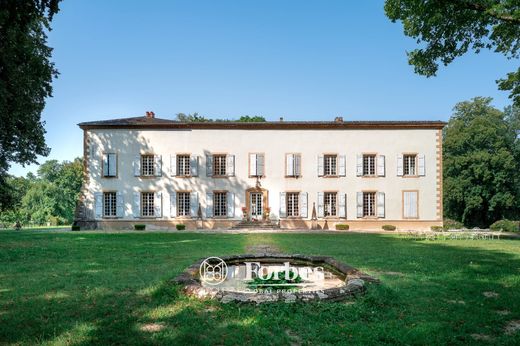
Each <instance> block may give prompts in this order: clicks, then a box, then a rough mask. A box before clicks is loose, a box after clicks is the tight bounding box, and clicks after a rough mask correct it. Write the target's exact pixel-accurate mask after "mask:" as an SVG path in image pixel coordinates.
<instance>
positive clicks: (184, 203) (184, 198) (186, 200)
mask: <svg viewBox="0 0 520 346" xmlns="http://www.w3.org/2000/svg"><path fill="white" fill-rule="evenodd" d="M177 216H190V193H189V192H179V193H177Z"/></svg>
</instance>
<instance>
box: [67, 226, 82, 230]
mask: <svg viewBox="0 0 520 346" xmlns="http://www.w3.org/2000/svg"><path fill="white" fill-rule="evenodd" d="M80 229H81V228H80V227H79V226H78V225H72V226H71V227H70V230H71V231H79V230H80Z"/></svg>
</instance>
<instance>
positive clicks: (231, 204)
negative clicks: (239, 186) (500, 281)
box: [226, 192, 235, 218]
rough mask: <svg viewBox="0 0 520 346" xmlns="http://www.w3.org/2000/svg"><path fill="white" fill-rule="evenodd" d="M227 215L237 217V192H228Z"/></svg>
mask: <svg viewBox="0 0 520 346" xmlns="http://www.w3.org/2000/svg"><path fill="white" fill-rule="evenodd" d="M226 199H227V217H231V218H233V217H235V194H234V193H233V192H228V193H227V196H226Z"/></svg>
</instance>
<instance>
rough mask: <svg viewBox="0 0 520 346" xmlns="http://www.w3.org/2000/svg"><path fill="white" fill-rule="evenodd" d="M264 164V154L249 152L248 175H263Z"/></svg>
mask: <svg viewBox="0 0 520 346" xmlns="http://www.w3.org/2000/svg"><path fill="white" fill-rule="evenodd" d="M264 166H265V157H264V154H249V176H250V177H263V176H264V175H265V172H264V170H265V169H264Z"/></svg>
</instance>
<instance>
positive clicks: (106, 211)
mask: <svg viewBox="0 0 520 346" xmlns="http://www.w3.org/2000/svg"><path fill="white" fill-rule="evenodd" d="M103 216H105V217H114V216H117V211H116V193H115V192H104V193H103Z"/></svg>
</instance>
